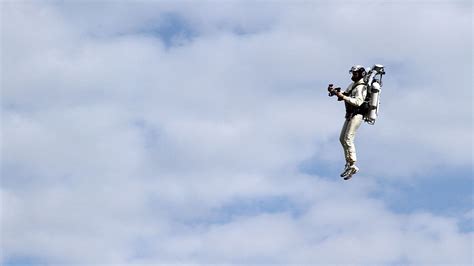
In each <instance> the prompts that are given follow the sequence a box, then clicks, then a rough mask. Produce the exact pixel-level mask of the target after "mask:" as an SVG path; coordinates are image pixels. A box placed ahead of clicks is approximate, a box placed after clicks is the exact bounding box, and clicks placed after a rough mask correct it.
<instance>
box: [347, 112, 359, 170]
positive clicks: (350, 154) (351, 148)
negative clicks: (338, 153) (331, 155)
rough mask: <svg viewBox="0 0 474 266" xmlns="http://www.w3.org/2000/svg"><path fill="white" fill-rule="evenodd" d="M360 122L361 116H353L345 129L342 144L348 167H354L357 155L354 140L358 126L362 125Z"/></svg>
mask: <svg viewBox="0 0 474 266" xmlns="http://www.w3.org/2000/svg"><path fill="white" fill-rule="evenodd" d="M362 120H363V116H362V115H355V116H354V117H352V118H351V119H350V120H349V121H348V122H347V129H346V133H345V134H344V138H343V142H344V144H343V146H344V147H345V149H346V153H347V162H348V163H349V164H350V165H354V164H355V162H356V161H357V153H356V148H355V143H354V139H355V136H356V133H357V129H359V127H360V125H361V124H362Z"/></svg>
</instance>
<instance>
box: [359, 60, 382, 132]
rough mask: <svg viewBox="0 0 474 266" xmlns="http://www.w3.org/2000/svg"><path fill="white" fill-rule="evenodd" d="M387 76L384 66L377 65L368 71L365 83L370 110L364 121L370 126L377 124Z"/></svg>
mask: <svg viewBox="0 0 474 266" xmlns="http://www.w3.org/2000/svg"><path fill="white" fill-rule="evenodd" d="M383 75H385V69H384V66H383V65H380V64H376V65H374V66H373V67H372V68H371V69H370V68H369V69H368V70H367V75H366V76H365V79H366V80H365V82H366V84H367V98H366V100H367V101H368V106H369V110H368V113H367V114H366V115H365V117H364V120H365V122H367V123H368V124H370V125H373V124H375V121H376V120H377V116H378V113H379V109H380V107H379V105H380V93H381V92H382V85H383V83H382V76H383Z"/></svg>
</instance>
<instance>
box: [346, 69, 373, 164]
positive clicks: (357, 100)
mask: <svg viewBox="0 0 474 266" xmlns="http://www.w3.org/2000/svg"><path fill="white" fill-rule="evenodd" d="M363 82H364V79H363V78H362V79H360V80H359V81H357V82H355V83H354V82H353V83H351V84H350V85H349V87H347V89H346V91H345V94H348V96H344V97H343V98H342V99H343V100H344V102H346V104H349V105H352V106H354V107H357V106H360V105H361V104H362V103H363V102H364V99H365V96H366V95H367V86H366V85H365V84H364V83H363ZM362 121H363V116H362V115H361V114H355V115H348V114H346V121H345V122H344V125H343V126H342V130H341V135H340V136H339V141H340V142H341V144H342V147H343V149H344V155H345V158H346V163H347V164H349V165H352V164H354V163H355V162H356V161H357V155H356V149H355V145H354V138H355V135H356V131H357V129H358V128H359V126H360V124H362Z"/></svg>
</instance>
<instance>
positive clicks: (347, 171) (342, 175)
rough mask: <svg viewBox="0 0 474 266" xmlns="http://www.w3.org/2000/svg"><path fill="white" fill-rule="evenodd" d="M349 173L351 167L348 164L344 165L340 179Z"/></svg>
mask: <svg viewBox="0 0 474 266" xmlns="http://www.w3.org/2000/svg"><path fill="white" fill-rule="evenodd" d="M350 171H351V165H350V164H349V163H346V165H345V166H344V170H343V171H342V173H341V177H345V176H346V175H348V174H349V172H350Z"/></svg>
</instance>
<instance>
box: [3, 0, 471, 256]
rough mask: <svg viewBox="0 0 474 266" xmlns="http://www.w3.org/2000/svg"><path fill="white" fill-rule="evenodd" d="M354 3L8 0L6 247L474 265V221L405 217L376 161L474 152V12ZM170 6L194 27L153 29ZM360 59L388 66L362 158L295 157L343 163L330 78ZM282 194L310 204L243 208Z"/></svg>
mask: <svg viewBox="0 0 474 266" xmlns="http://www.w3.org/2000/svg"><path fill="white" fill-rule="evenodd" d="M339 4H340V3H338V4H320V3H316V2H312V3H307V4H301V5H300V4H289V3H277V2H268V3H261V4H257V5H253V4H252V5H250V4H248V3H247V4H245V3H244V4H241V3H237V2H229V3H226V4H223V5H217V4H216V3H213V2H209V3H206V4H204V5H202V6H201V5H199V6H197V5H193V4H189V3H178V4H171V3H166V2H153V3H151V2H150V3H147V2H144V3H133V4H132V3H122V2H117V3H109V2H103V3H99V4H97V3H96V4H93V3H79V4H72V5H69V4H59V3H52V4H51V3H45V2H44V3H34V4H33V3H29V2H25V3H22V4H19V3H14V2H9V3H2V9H3V10H2V14H3V18H2V76H3V79H2V104H3V107H2V108H3V109H2V155H3V156H2V250H3V253H4V254H3V260H8V259H11V258H15V257H22V256H26V257H30V258H39V259H44V260H47V261H51V262H52V263H86V264H88V263H140V262H149V263H157V262H161V263H179V262H182V263H196V262H197V263H242V264H243V263H358V264H367V263H375V264H385V263H413V264H416V263H435V262H436V263H438V262H439V263H466V264H468V263H472V252H471V249H470V248H469V247H470V245H472V234H471V233H462V232H459V231H458V228H457V222H459V220H460V219H461V220H462V219H465V218H464V217H460V218H459V219H457V218H445V217H440V216H435V215H433V214H430V213H428V212H425V213H413V214H406V215H404V214H396V213H393V212H392V211H391V210H390V209H389V208H388V207H387V206H385V205H384V202H383V201H382V200H380V199H374V198H373V197H371V193H374V192H377V191H378V188H377V184H376V183H375V181H374V180H373V179H371V178H370V177H366V176H364V173H369V175H376V176H378V180H381V181H379V182H383V181H384V179H386V178H391V177H393V176H396V177H404V178H405V179H406V180H405V181H407V180H408V181H410V180H413V179H414V178H417V176H416V175H415V174H420V173H427V172H429V171H430V170H429V169H430V168H431V167H433V166H437V165H441V166H443V167H447V168H448V169H449V168H450V167H451V168H455V167H467V166H469V165H470V164H471V163H472V162H471V159H472V158H471V155H472V153H471V150H470V148H471V147H470V146H471V145H465V144H466V139H468V140H469V141H472V139H471V138H469V136H470V135H471V134H470V133H472V124H469V123H466V121H467V120H468V119H470V118H472V114H470V112H469V110H468V108H469V106H471V103H470V102H468V101H469V97H470V96H471V94H470V92H468V90H467V89H465V88H469V87H470V85H472V84H471V81H470V80H469V73H470V72H469V69H472V62H469V60H466V59H465V58H466V57H465V56H466V55H468V54H469V53H471V55H472V52H471V50H470V45H469V44H470V42H469V40H467V39H469V38H467V37H466V36H469V34H471V33H469V29H471V27H472V26H470V25H469V24H468V23H467V22H469V21H470V14H467V13H465V11H463V10H462V9H461V8H459V7H457V6H456V5H454V6H451V5H448V4H440V5H434V6H433V5H430V4H425V5H426V6H423V4H412V5H409V6H405V5H398V4H394V3H391V4H379V3H375V2H374V3H369V4H367V5H362V6H361V5H359V4H349V5H342V6H341V5H339ZM387 5H388V6H387ZM375 11H377V12H379V13H377V12H375ZM361 13H363V14H373V16H371V17H366V16H363V17H362V18H361V19H359V20H354V19H353V17H355V16H357V15H359V14H361ZM169 14H172V15H176V19H179V20H183V22H182V23H183V25H178V26H176V27H190V29H189V30H190V31H191V32H193V33H195V34H196V36H193V37H192V38H190V39H189V40H185V41H184V42H181V43H179V45H176V46H171V47H168V46H167V44H166V42H164V41H163V40H160V39H159V36H156V35H153V34H150V32H153V29H156V28H158V29H159V28H160V25H161V24H160V23H167V21H166V18H169ZM402 14H403V15H404V17H405V16H406V17H416V18H417V19H416V21H415V20H408V19H400V16H401V15H402ZM167 16H168V17H167ZM433 16H435V17H437V20H433V19H432V17H433ZM375 22H381V23H375ZM180 23H181V22H180ZM167 27H171V28H172V26H169V25H168V26H167ZM369 27H373V28H372V31H369V30H366V31H362V32H360V31H359V32H358V31H356V29H358V28H363V29H368V28H369ZM380 32H381V33H383V35H381V36H380V37H378V38H375V37H374V36H378V35H377V34H379V33H380ZM450 39H457V40H463V41H459V42H452V41H450ZM371 44H372V45H371ZM434 58H439V59H440V60H442V64H440V62H439V61H437V60H434ZM355 62H357V63H359V62H360V63H363V64H372V63H384V64H387V71H388V74H387V77H386V80H385V82H386V83H385V87H384V89H385V91H384V94H383V97H384V98H383V101H384V102H383V106H382V107H383V109H382V112H383V113H382V116H381V118H380V121H379V122H377V124H376V125H375V127H370V128H369V127H367V126H366V127H364V128H363V129H362V130H361V131H360V133H359V136H358V140H359V142H358V144H359V153H360V154H361V155H360V157H361V158H363V159H361V160H365V161H366V162H365V163H364V162H361V163H362V164H363V165H364V164H365V165H364V167H365V168H363V170H364V172H363V173H362V174H361V175H360V176H359V177H358V178H357V181H356V180H354V181H355V182H351V183H348V184H342V183H340V182H336V181H334V182H332V181H331V182H330V181H327V178H325V177H324V173H322V172H321V173H319V174H317V175H312V176H307V175H303V174H301V173H298V166H299V165H300V164H301V163H302V162H303V161H305V160H308V159H309V158H313V159H311V160H314V161H316V162H318V163H320V164H322V165H323V164H333V163H334V162H341V161H342V150H341V148H340V147H339V144H338V143H337V137H338V133H339V128H340V126H341V125H342V122H343V121H342V117H343V110H342V106H341V104H338V103H337V102H335V101H334V99H329V98H327V96H326V95H327V94H326V92H325V88H324V87H325V86H326V83H329V82H336V81H337V82H336V83H340V84H339V85H342V86H344V85H346V84H345V83H347V82H348V81H349V80H348V76H347V70H348V68H349V67H350V65H351V64H354V63H355ZM391 63H393V64H397V65H396V66H391V65H390V64H391ZM452 66H459V67H452ZM440 74H441V75H440ZM458 74H459V75H458ZM453 80H455V81H456V82H457V86H459V87H460V88H459V90H458V93H459V94H460V96H464V98H462V97H460V98H457V99H458V100H457V101H446V99H447V98H449V97H450V96H451V95H447V93H446V87H447V86H448V85H451V84H452V81H453ZM341 83H342V84H341ZM414 96H417V97H416V99H419V98H421V99H423V101H421V102H420V101H418V100H415V98H414ZM400 107H403V108H400ZM440 107H442V108H440ZM420 109H421V110H423V112H421V111H420ZM446 110H449V111H446ZM453 137H454V139H453ZM380 147H383V149H382V153H383V155H382V156H381V155H380V149H381V148H380ZM369 161H370V162H377V163H376V164H374V165H370V167H369V165H368V163H367V162H369ZM419 169H422V171H423V172H420V170H419ZM274 198H278V199H284V201H285V202H288V204H289V205H290V206H291V208H294V209H296V210H295V212H296V214H295V212H291V211H289V210H288V209H285V208H283V209H278V208H277V210H273V211H271V210H266V209H265V204H263V207H262V209H261V210H257V211H254V212H253V213H252V212H250V213H247V212H246V211H243V213H240V214H232V211H233V210H232V208H230V207H229V206H233V205H238V204H239V201H246V200H247V201H248V200H250V201H252V200H255V201H258V200H260V199H261V200H263V201H264V200H266V199H270V201H271V200H272V199H274ZM229 208H230V209H229ZM229 212H230V213H231V214H229Z"/></svg>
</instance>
